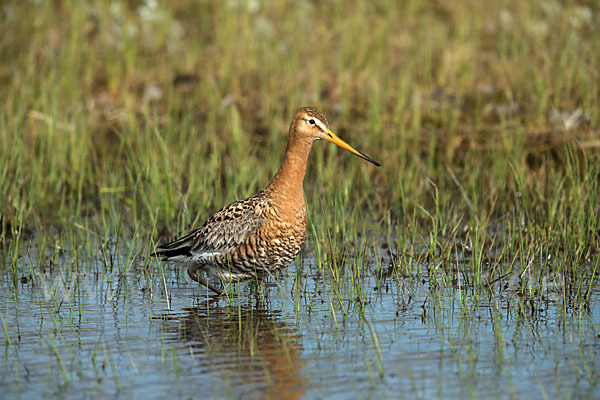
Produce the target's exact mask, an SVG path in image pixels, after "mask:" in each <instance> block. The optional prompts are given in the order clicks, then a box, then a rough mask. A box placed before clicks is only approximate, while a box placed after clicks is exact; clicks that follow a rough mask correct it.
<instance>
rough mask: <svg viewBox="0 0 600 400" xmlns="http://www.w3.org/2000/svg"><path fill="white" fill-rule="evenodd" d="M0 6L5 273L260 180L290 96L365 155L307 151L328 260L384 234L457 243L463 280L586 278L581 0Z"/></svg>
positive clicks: (201, 210) (586, 125) (185, 212)
mask: <svg viewBox="0 0 600 400" xmlns="http://www.w3.org/2000/svg"><path fill="white" fill-rule="evenodd" d="M0 12H1V13H2V19H3V23H2V24H1V25H0V37H1V38H2V39H0V54H1V55H2V60H3V61H2V63H0V82H1V84H0V104H1V105H2V107H0V148H2V151H0V168H1V169H2V170H3V171H5V172H4V174H2V176H0V192H1V193H2V200H1V201H0V207H1V210H0V211H1V213H0V215H1V216H0V248H1V249H2V250H0V251H2V253H3V259H4V263H3V264H4V265H5V268H8V267H9V266H10V267H11V268H13V270H16V264H15V263H16V262H17V260H18V255H19V251H22V249H23V248H27V247H32V246H35V245H36V243H37V244H38V245H39V246H48V245H49V244H51V245H52V246H55V247H56V248H64V247H70V246H74V247H75V248H86V247H87V248H89V247H90V246H92V245H93V244H94V243H97V242H98V241H99V242H101V243H107V242H108V241H109V240H113V241H117V242H119V243H120V244H121V245H124V246H127V245H128V241H129V238H130V237H132V236H133V237H135V240H134V242H136V243H140V242H141V243H144V244H142V245H140V247H139V248H136V249H135V250H133V252H134V253H135V254H137V253H143V252H144V251H145V250H147V249H148V248H149V247H150V246H151V245H152V243H153V242H154V241H155V240H158V238H159V237H160V236H162V235H165V236H169V237H173V236H175V235H177V234H180V233H183V232H184V231H186V230H187V229H189V228H190V227H191V226H192V225H194V224H198V223H201V222H202V221H203V220H204V219H205V218H206V217H208V216H209V215H210V214H211V213H212V212H213V211H215V210H216V209H218V208H219V207H221V206H222V205H224V204H226V203H228V202H230V201H232V200H235V199H238V198H241V197H243V196H247V195H249V194H252V193H254V192H256V191H257V190H259V189H260V188H261V187H262V185H264V184H265V183H266V182H267V181H268V180H269V179H270V177H271V176H272V174H273V173H274V172H275V171H276V169H277V167H278V165H279V162H280V160H281V156H282V154H283V150H284V148H285V134H286V132H287V128H288V123H289V119H290V117H291V115H292V114H293V112H294V111H295V110H296V109H297V108H298V107H300V106H302V105H305V104H310V105H314V106H316V107H318V108H320V109H322V110H323V111H324V112H325V114H326V115H327V116H328V118H329V121H330V125H331V127H332V129H333V130H334V131H335V132H337V133H338V134H339V135H340V136H341V137H343V138H344V139H347V140H348V141H349V142H350V143H352V144H354V145H356V146H357V147H358V148H360V149H362V150H364V151H365V152H366V153H367V154H371V155H373V157H375V158H376V159H378V160H379V161H381V162H382V164H383V167H382V168H381V169H376V168H373V167H371V166H369V165H367V164H365V163H363V162H362V161H361V160H358V159H354V158H353V157H351V156H350V155H349V154H345V153H344V152H342V151H339V149H334V148H333V146H327V145H326V144H324V143H318V144H317V145H316V146H315V148H314V149H313V154H311V159H310V161H309V168H308V171H307V177H306V181H305V192H306V198H307V202H308V205H309V208H310V213H311V231H312V235H311V240H310V243H309V246H310V249H313V250H314V251H315V252H316V258H317V259H322V260H327V261H330V260H336V259H344V257H343V254H345V253H344V252H345V249H344V243H346V244H347V243H358V242H360V240H358V238H359V237H360V238H361V240H366V242H367V245H376V244H378V243H382V242H389V243H393V241H394V240H396V241H397V242H399V245H398V246H399V251H398V254H416V253H419V254H420V253H426V255H425V256H423V257H424V258H423V259H424V260H428V261H431V263H430V264H429V265H434V266H435V265H445V266H449V265H452V264H453V263H454V264H456V254H460V255H461V257H463V258H464V259H468V260H470V261H469V263H470V264H469V271H471V272H469V274H471V273H473V274H474V277H473V279H474V281H475V282H477V284H478V285H483V284H484V283H485V280H484V279H482V278H481V274H482V272H483V271H487V270H491V271H494V273H495V274H496V275H494V276H495V277H498V276H501V275H502V274H504V273H507V272H510V271H512V270H513V269H515V268H517V269H520V270H521V272H522V273H525V272H526V271H527V269H528V268H533V270H534V272H541V271H546V272H548V271H550V272H556V273H558V274H559V275H560V276H561V277H562V278H561V279H563V281H564V282H569V281H571V280H572V282H573V283H572V290H573V293H575V296H576V297H577V298H578V299H580V300H581V299H583V298H585V294H586V293H588V292H586V290H585V288H584V287H583V286H582V285H583V283H582V282H583V281H582V280H581V278H582V277H585V279H586V282H589V281H590V280H591V282H594V283H593V284H594V285H595V284H596V283H597V276H596V275H597V262H594V260H597V258H598V254H599V248H600V199H599V194H598V193H599V192H600V190H599V189H600V188H599V187H598V182H599V181H600V143H599V142H598V137H599V134H598V132H599V128H600V125H599V122H600V121H599V119H600V115H599V112H598V110H600V87H599V84H598V82H600V75H599V74H600V72H599V71H600V57H598V54H600V32H599V31H598V29H599V28H598V27H599V26H600V10H599V9H598V8H597V5H594V4H592V3H591V2H580V3H569V4H562V3H560V2H541V1H534V2H528V3H527V4H522V3H521V2H516V1H505V2H501V3H499V4H496V5H491V6H490V5H485V6H484V5H483V4H479V2H454V1H449V2H445V3H443V4H437V3H432V4H429V5H427V4H421V2H417V1H408V2H404V3H403V4H402V5H398V4H397V3H396V2H392V1H389V2H387V1H379V2H374V3H371V4H369V5H366V4H363V3H362V2H355V3H352V4H348V3H342V2H338V1H331V2H327V3H322V4H312V3H306V4H303V5H301V6H298V7H290V6H289V5H287V6H286V5H285V4H284V3H281V4H277V5H272V6H270V7H267V6H266V5H265V4H262V3H261V2H256V3H254V2H237V3H235V2H229V3H227V2H225V3H221V2H209V3H199V4H195V3H192V2H186V1H182V2H177V3H174V4H173V5H171V4H169V3H164V2H142V3H139V4H129V3H121V2H112V3H106V4H105V3H100V4H93V5H91V4H81V3H79V2H69V1H66V2H59V3H54V2H42V3H40V4H37V3H34V2H7V3H6V4H4V5H3V6H2V9H1V10H0ZM90 232H92V233H90ZM366 235H369V237H368V238H366V239H365V236H366ZM382 238H384V239H382ZM88 241H91V243H92V244H90V243H88ZM20 249H21V250H20ZM498 254H500V255H501V257H500V261H493V260H496V259H497V258H498ZM397 257H398V259H397V260H395V261H394V262H395V264H397V265H399V266H401V265H402V264H403V263H406V260H405V259H403V258H402V256H400V255H398V256H397ZM544 258H546V259H547V261H548V260H550V261H548V262H545V261H541V260H543V259H544ZM490 260H492V261H490ZM334 265H336V266H337V265H339V266H340V267H342V266H343V265H344V263H343V262H342V263H337V262H334ZM335 268H337V267H335ZM432 268H434V269H435V268H438V267H432ZM446 268H449V267H446ZM332 273H333V275H334V276H335V275H336V274H337V273H341V271H337V272H335V271H334V272H332ZM534 276H538V278H539V276H541V275H539V274H534ZM357 278H358V277H357ZM532 279H533V278H532ZM358 282H360V281H359V280H358ZM534 286H535V285H534ZM525 287H527V285H525ZM581 301H583V300H581Z"/></svg>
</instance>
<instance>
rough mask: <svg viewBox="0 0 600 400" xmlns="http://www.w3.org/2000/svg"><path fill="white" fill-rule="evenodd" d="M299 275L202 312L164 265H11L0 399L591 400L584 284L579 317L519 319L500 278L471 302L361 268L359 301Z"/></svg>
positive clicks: (596, 393)
mask: <svg viewBox="0 0 600 400" xmlns="http://www.w3.org/2000/svg"><path fill="white" fill-rule="evenodd" d="M297 262H299V261H298V260H297ZM312 264H313V262H312V260H310V259H305V260H304V261H303V262H302V264H300V263H299V264H298V265H301V271H297V270H296V264H293V265H292V266H291V267H290V268H289V269H288V270H287V271H286V272H285V273H284V274H283V275H282V276H280V278H279V280H278V282H279V284H280V286H279V287H278V286H277V285H276V284H274V283H273V282H272V283H271V284H270V285H269V287H268V288H267V290H268V292H269V295H268V296H266V298H265V296H262V297H261V296H260V295H258V296H256V295H255V292H254V289H253V287H252V285H251V284H247V283H246V284H241V285H238V286H236V287H234V288H233V289H234V290H233V292H234V294H235V293H237V294H236V295H234V296H232V297H230V299H229V300H227V299H222V300H219V301H214V300H212V299H211V298H209V297H207V295H206V291H205V290H203V289H202V288H199V287H198V286H197V285H195V284H194V283H192V282H190V281H189V280H188V279H187V278H186V277H185V276H184V273H183V271H180V270H178V269H177V268H175V267H172V266H168V265H167V266H165V267H164V268H162V269H161V268H160V267H157V266H156V264H152V265H150V266H149V267H147V268H146V267H143V266H133V267H130V268H128V270H127V271H123V272H118V270H119V268H117V267H115V268H114V269H113V271H112V272H110V271H108V270H107V269H106V268H103V267H102V266H101V265H99V264H98V265H96V264H93V263H89V264H87V265H84V264H80V265H79V266H78V267H77V268H75V267H74V262H73V260H68V259H66V258H60V259H59V262H57V263H56V264H55V265H53V266H50V267H48V266H46V269H47V272H36V276H34V277H30V276H29V275H30V273H31V271H43V270H44V268H42V266H40V265H35V261H31V259H26V258H23V260H22V263H21V264H20V268H21V270H19V271H18V272H17V274H16V276H19V277H21V276H22V277H24V279H22V280H17V281H16V282H15V281H13V278H12V277H13V276H15V275H14V274H13V273H12V272H11V271H5V272H4V273H2V275H1V276H2V279H1V281H0V311H1V312H0V316H1V321H2V325H3V326H2V328H3V333H2V335H3V336H4V338H5V340H4V341H3V343H4V352H3V355H2V361H3V362H2V365H1V366H0V385H1V387H2V393H3V397H4V398H39V397H41V396H53V397H54V396H59V397H97V396H103V397H104V396H110V397H114V396H115V395H116V396H117V397H125V398H130V397H135V398H140V397H144V398H147V399H150V398H164V397H165V396H177V397H183V398H192V397H194V398H269V397H272V398H328V399H329V398H340V399H346V398H348V399H350V398H356V397H358V398H407V399H415V398H422V399H430V398H444V399H452V398H456V399H463V398H500V399H502V398H506V399H509V398H510V399H513V398H520V399H539V398H544V397H546V398H598V397H600V386H599V381H600V376H599V373H598V361H599V360H600V358H599V354H600V334H599V332H600V309H599V308H598V306H597V303H598V301H599V300H600V293H599V292H598V288H597V285H596V286H595V291H593V292H592V293H591V298H590V304H591V307H590V308H589V310H574V309H573V307H572V306H569V305H568V304H567V305H565V304H564V303H563V302H562V300H560V296H559V295H556V294H554V295H552V293H551V292H549V294H548V296H547V299H546V300H545V301H540V302H536V303H535V306H534V307H533V309H532V308H530V307H529V306H527V305H528V304H533V303H529V302H527V301H523V300H520V299H519V298H517V297H516V294H515V293H514V292H512V291H511V290H510V288H508V289H507V287H509V286H510V285H508V284H507V283H504V281H502V282H499V283H498V284H497V285H496V290H493V291H491V292H482V293H479V294H478V295H475V294H474V293H473V292H471V291H469V290H464V288H459V287H457V286H456V285H455V286H454V288H446V287H443V286H436V285H433V284H431V283H430V282H429V279H428V278H427V277H425V276H416V275H415V276H411V277H402V278H401V279H399V280H397V278H394V277H388V278H383V279H382V278H377V274H375V273H374V272H373V271H371V270H370V268H371V267H369V268H366V267H365V270H364V271H362V274H361V275H362V276H364V279H365V281H364V287H365V288H366V289H365V291H361V290H360V287H362V286H360V285H358V286H355V288H358V289H352V287H353V286H352V282H351V280H352V278H351V275H348V274H346V275H344V276H343V277H340V279H339V280H338V281H337V283H335V282H334V281H333V280H332V279H331V277H322V276H321V274H319V273H315V271H314V270H315V269H316V267H314V266H311V265H312ZM121 269H122V270H124V268H121ZM75 271H78V272H75ZM32 278H33V279H32ZM509 281H510V280H508V281H507V282H509ZM377 287H379V289H377ZM348 293H353V294H354V295H356V296H358V297H359V298H360V301H359V300H356V299H355V300H353V301H351V300H349V299H348V297H349V296H348ZM492 293H493V294H492ZM524 305H525V306H524Z"/></svg>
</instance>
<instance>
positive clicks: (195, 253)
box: [153, 107, 379, 294]
mask: <svg viewBox="0 0 600 400" xmlns="http://www.w3.org/2000/svg"><path fill="white" fill-rule="evenodd" d="M321 138H323V139H326V140H329V141H331V142H333V143H335V144H337V145H339V146H340V147H343V148H346V149H347V150H349V151H351V152H353V153H355V154H357V155H359V156H360V157H362V158H364V159H366V160H368V161H370V162H372V163H374V164H375V165H379V164H378V163H377V162H375V161H373V160H371V159H370V158H368V157H367V156H365V155H364V154H362V153H360V152H358V151H356V150H355V149H353V148H352V147H351V146H349V145H348V144H347V143H345V142H344V141H342V140H341V139H339V138H338V137H337V136H335V135H334V134H333V132H331V131H330V130H329V128H328V125H327V120H326V119H325V117H324V116H323V115H322V114H321V113H319V112H318V111H317V110H315V109H314V108H310V107H303V108H301V109H300V110H298V112H297V113H296V115H295V116H294V119H293V120H292V124H291V125H290V132H289V139H288V145H287V149H286V153H285V158H284V161H283V163H282V165H281V167H280V168H279V171H277V173H276V174H275V176H274V177H273V179H271V181H270V182H269V183H268V184H267V186H266V187H265V188H264V189H263V190H261V191H260V192H258V193H257V194H255V195H254V196H251V197H249V198H247V199H245V200H240V201H236V202H234V203H231V204H230V205H228V206H225V207H223V208H222V209H221V210H219V211H217V212H216V213H215V214H214V215H213V216H212V217H210V218H209V219H208V220H207V221H206V222H205V223H204V224H203V225H202V226H201V227H199V228H197V229H195V230H193V231H191V232H190V233H188V234H187V235H185V236H183V237H181V238H180V239H178V240H176V241H174V242H171V243H168V244H166V245H163V246H159V247H158V248H157V250H156V252H155V253H154V254H153V255H154V256H157V257H160V258H161V260H169V261H174V262H176V263H178V264H180V265H184V266H186V267H187V269H188V274H189V276H190V277H191V278H192V279H193V280H195V281H198V282H200V283H202V284H204V285H205V286H207V287H209V288H210V289H211V290H213V291H215V292H217V293H218V294H221V291H220V290H219V289H217V288H215V287H214V286H212V285H210V284H208V283H207V282H205V281H204V280H202V279H201V278H200V277H198V275H197V273H196V271H198V270H203V271H204V272H205V273H207V274H208V275H211V276H216V277H219V278H220V279H221V280H222V281H230V280H248V279H261V280H262V279H263V278H264V277H266V276H269V275H271V274H272V273H273V272H276V271H277V270H279V269H281V268H284V267H287V266H288V265H289V264H290V263H291V262H292V261H293V260H294V258H295V257H296V256H297V255H298V253H299V252H300V250H301V249H302V246H303V244H304V241H305V239H306V223H307V220H306V207H305V202H304V192H303V187H302V184H303V181H304V174H305V171H306V162H307V160H308V155H309V153H310V149H311V147H312V143H313V141H314V140H316V139H321Z"/></svg>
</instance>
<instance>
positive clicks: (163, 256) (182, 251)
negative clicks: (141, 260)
mask: <svg viewBox="0 0 600 400" xmlns="http://www.w3.org/2000/svg"><path fill="white" fill-rule="evenodd" d="M176 256H188V257H191V256H192V252H191V251H190V247H189V246H185V247H176V248H174V249H168V248H164V247H162V248H158V249H156V251H155V252H154V253H152V254H150V257H158V258H160V260H161V261H165V260H168V259H169V258H172V257H176Z"/></svg>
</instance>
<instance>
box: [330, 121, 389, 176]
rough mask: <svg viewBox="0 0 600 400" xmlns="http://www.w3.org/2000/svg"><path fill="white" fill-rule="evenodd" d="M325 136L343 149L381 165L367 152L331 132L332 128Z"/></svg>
mask: <svg viewBox="0 0 600 400" xmlns="http://www.w3.org/2000/svg"><path fill="white" fill-rule="evenodd" d="M323 138H324V139H325V140H327V141H329V142H331V143H333V144H335V145H338V146H340V147H341V148H342V149H345V150H348V151H349V152H350V153H353V154H356V155H357V156H359V157H360V158H363V159H365V160H367V161H368V162H370V163H372V164H375V165H377V166H378V167H381V164H380V163H378V162H377V161H375V160H373V159H372V158H371V157H369V156H367V155H366V154H363V153H361V152H360V151H358V150H356V149H355V148H354V147H352V146H350V145H349V144H348V143H346V142H344V141H343V140H342V139H340V138H339V137H337V135H336V134H335V133H333V132H331V130H330V129H327V132H326V135H325V136H323Z"/></svg>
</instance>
